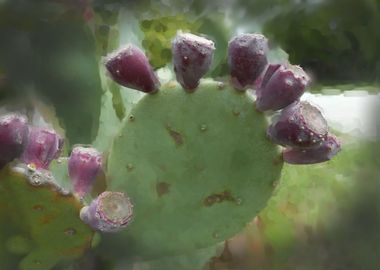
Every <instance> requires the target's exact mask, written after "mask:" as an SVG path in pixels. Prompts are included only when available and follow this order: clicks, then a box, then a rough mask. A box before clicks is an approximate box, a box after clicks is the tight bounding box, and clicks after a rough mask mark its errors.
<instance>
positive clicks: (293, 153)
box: [283, 135, 341, 164]
mask: <svg viewBox="0 0 380 270" xmlns="http://www.w3.org/2000/svg"><path fill="white" fill-rule="evenodd" d="M340 149H341V145H340V142H339V141H338V139H337V138H336V137H335V136H334V135H328V136H327V138H326V139H325V140H324V141H322V143H321V144H320V145H317V146H315V147H312V148H286V149H285V150H284V152H283V158H284V161H286V162H287V163H290V164H314V163H320V162H325V161H328V160H330V159H331V158H332V157H334V156H335V155H336V154H337V153H338V152H339V151H340Z"/></svg>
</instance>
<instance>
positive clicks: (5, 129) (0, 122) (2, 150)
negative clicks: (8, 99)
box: [0, 113, 28, 168]
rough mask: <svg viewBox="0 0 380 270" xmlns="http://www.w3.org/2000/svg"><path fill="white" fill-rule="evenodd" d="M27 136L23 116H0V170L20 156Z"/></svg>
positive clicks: (10, 114) (15, 114)
mask: <svg viewBox="0 0 380 270" xmlns="http://www.w3.org/2000/svg"><path fill="white" fill-rule="evenodd" d="M27 135H28V125H27V119H26V117H25V116H23V115H20V114H17V113H9V114H5V115H2V116H0V168H2V167H4V165H5V164H7V163H8V162H10V161H12V160H13V159H15V158H17V157H19V156H20V155H21V154H22V151H23V149H24V146H25V143H26V140H27Z"/></svg>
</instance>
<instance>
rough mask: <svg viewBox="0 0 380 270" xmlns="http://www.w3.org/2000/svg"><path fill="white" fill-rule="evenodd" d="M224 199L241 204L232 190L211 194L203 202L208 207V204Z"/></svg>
mask: <svg viewBox="0 0 380 270" xmlns="http://www.w3.org/2000/svg"><path fill="white" fill-rule="evenodd" d="M224 201H228V202H234V203H236V204H239V200H238V199H236V198H235V197H234V196H232V194H231V192H230V191H227V190H225V191H223V192H220V193H214V194H211V195H209V196H208V197H206V198H205V199H204V201H203V204H204V205H205V206H207V207H208V206H212V205H213V204H215V203H221V202H224Z"/></svg>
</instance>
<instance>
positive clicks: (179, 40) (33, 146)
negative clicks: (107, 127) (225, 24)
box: [0, 33, 340, 232]
mask: <svg viewBox="0 0 380 270" xmlns="http://www.w3.org/2000/svg"><path fill="white" fill-rule="evenodd" d="M214 50H215V47H214V43H213V42H212V41H210V40H208V39H206V38H204V37H200V36H196V35H193V34H190V33H178V34H177V36H176V37H175V39H174V40H173V42H172V53H173V67H174V72H175V75H176V78H177V81H178V83H179V84H180V85H181V86H182V88H183V90H184V91H186V92H187V93H188V94H189V95H193V93H194V92H195V91H202V87H203V85H202V82H201V78H202V77H203V76H204V75H205V74H206V73H207V72H208V70H209V68H210V66H211V64H212V59H213V52H214ZM267 51H268V45H267V39H266V38H265V37H264V36H263V35H261V34H240V35H238V36H236V37H234V38H233V39H232V40H231V41H230V42H229V47H228V65H229V68H230V85H231V86H232V87H233V89H235V90H236V91H235V90H234V91H235V92H236V94H243V93H245V92H246V90H248V92H251V91H252V93H253V90H256V91H255V93H256V99H255V103H252V104H253V106H256V107H255V109H256V110H257V111H259V112H261V113H263V114H264V112H266V113H265V114H264V115H265V117H266V116H268V115H270V114H272V113H274V114H275V116H274V117H273V119H274V120H273V121H272V124H271V125H270V126H269V127H268V129H267V137H269V138H270V140H271V141H272V142H273V143H275V144H279V145H281V146H283V147H285V150H284V151H283V153H282V158H283V160H284V161H285V162H287V163H291V164H312V163H318V162H324V161H327V160H329V159H331V158H332V157H333V156H334V155H335V154H336V153H338V152H339V150H340V143H339V142H338V140H337V138H336V137H335V136H334V135H332V134H330V133H329V132H328V127H327V122H326V120H325V119H324V117H323V115H322V113H321V112H320V110H319V109H318V108H317V107H316V106H314V105H312V104H310V103H308V102H304V101H300V97H301V96H302V94H303V93H304V91H305V89H306V88H307V87H308V85H309V83H310V79H309V77H308V75H307V74H306V73H305V72H304V71H303V70H302V68H301V67H299V66H293V65H290V64H277V63H268V60H267ZM105 67H106V69H107V71H108V73H109V76H110V77H111V78H112V79H113V80H114V81H115V82H117V83H118V84H120V85H122V86H125V87H128V88H132V89H136V90H138V91H142V92H145V93H147V94H150V95H156V93H157V92H158V91H159V90H160V87H161V85H160V81H159V79H158V77H157V75H156V74H155V72H154V70H153V69H152V67H151V66H150V64H149V60H148V59H147V57H146V56H145V54H144V52H143V51H142V50H140V49H139V48H137V47H135V46H133V45H128V46H126V47H124V48H122V49H121V50H118V51H116V52H113V53H112V54H110V55H109V56H108V57H107V58H106V59H105ZM223 84H224V83H221V82H220V85H223ZM211 102H212V101H211ZM268 112H269V113H268ZM168 129H169V127H168ZM204 129H206V128H204ZM169 131H170V132H171V133H173V134H172V135H173V136H174V137H175V136H177V142H178V140H180V138H179V137H178V134H176V131H174V130H169ZM237 132H239V131H237ZM180 143H181V141H180ZM62 147H63V138H62V137H61V136H60V135H58V134H57V133H56V132H55V131H54V130H52V129H49V128H41V127H34V126H32V125H30V124H28V119H27V118H26V117H25V116H23V115H21V114H19V113H8V114H4V115H2V116H1V117H0V167H1V168H2V167H5V165H6V164H7V163H9V162H11V161H13V160H15V159H16V160H18V161H20V162H21V163H24V164H26V165H27V166H28V167H29V168H33V169H35V170H41V171H43V170H49V164H50V163H51V162H52V160H54V159H57V158H58V157H59V156H60V154H61V150H62ZM104 164H105V162H104V160H103V155H102V154H101V153H100V152H99V151H97V150H96V149H94V148H92V147H90V146H75V147H74V148H73V149H72V151H71V154H70V157H69V159H68V169H67V170H68V174H69V177H70V179H71V183H72V193H73V194H75V196H76V197H77V199H78V200H79V201H81V202H82V203H84V200H83V198H84V197H85V196H86V195H88V194H89V193H90V192H91V189H92V186H93V184H94V182H95V179H96V177H97V175H98V174H99V172H100V171H101V170H103V169H105V168H104ZM119 181H123V180H119ZM126 192H128V191H126ZM126 192H124V190H123V191H104V192H102V193H101V194H98V196H97V197H96V198H95V199H94V200H92V202H91V203H89V205H87V206H84V207H83V208H82V210H81V211H80V219H81V220H82V221H83V222H85V223H86V224H88V225H89V226H90V227H91V228H92V229H94V230H97V231H100V232H118V231H120V230H122V229H124V228H125V227H127V226H128V225H129V224H130V222H131V220H132V216H133V208H134V207H133V205H132V200H131V199H130V198H129V197H128V195H127V194H126ZM225 194H227V193H222V195H220V194H219V195H215V196H216V197H215V196H214V197H210V198H211V199H212V200H213V199H215V198H216V199H221V200H222V199H223V196H226V195H225ZM218 196H219V197H218ZM212 203H213V202H212ZM212 203H210V204H212Z"/></svg>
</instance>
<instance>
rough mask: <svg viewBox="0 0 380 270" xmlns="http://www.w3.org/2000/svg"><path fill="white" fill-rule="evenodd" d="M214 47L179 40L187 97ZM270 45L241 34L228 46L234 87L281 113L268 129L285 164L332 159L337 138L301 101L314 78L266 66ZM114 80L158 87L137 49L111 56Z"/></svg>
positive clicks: (296, 69)
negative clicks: (253, 92) (250, 91)
mask: <svg viewBox="0 0 380 270" xmlns="http://www.w3.org/2000/svg"><path fill="white" fill-rule="evenodd" d="M214 49H215V48H214V43H213V42H212V41H210V40H208V39H206V38H203V37H199V36H196V35H193V34H188V33H186V34H178V35H177V36H176V38H175V39H174V40H173V42H172V51H173V66H174V71H175V74H176V77H177V80H178V82H179V83H180V84H181V85H182V87H183V88H184V90H185V91H188V92H193V91H195V90H196V89H197V87H198V85H199V81H200V79H201V78H202V77H203V76H204V75H205V74H206V73H207V71H208V70H209V68H210V66H211V63H212V58H213V51H214ZM267 51H268V46H267V39H266V38H265V37H264V36H263V35H261V34H241V35H238V36H236V37H235V38H233V39H232V40H231V41H230V42H229V46H228V64H229V68H230V75H231V83H232V85H233V87H234V88H235V89H236V90H238V91H245V90H246V89H248V88H254V87H255V86H257V89H256V97H257V99H256V109H257V110H259V111H262V112H264V111H279V110H282V111H281V113H280V115H279V117H277V119H276V121H274V123H272V125H271V126H270V127H269V128H268V136H269V137H270V138H271V139H272V141H273V142H274V143H277V144H280V145H282V146H285V147H286V149H285V151H284V154H283V158H284V160H285V161H286V162H288V163H292V164H311V163H318V162H323V161H327V160H329V159H331V158H332V157H333V156H334V155H335V154H336V153H337V152H339V150H340V143H339V141H338V140H337V138H336V137H335V136H334V135H332V134H328V126H327V122H326V120H325V119H324V117H323V115H322V113H321V112H320V110H319V109H318V108H317V107H316V106H313V105H312V104H310V103H308V102H302V101H300V100H299V99H300V97H301V96H302V94H303V93H304V92H305V90H306V88H307V86H309V84H310V78H309V76H308V75H307V74H306V73H305V71H304V70H303V69H302V68H301V67H300V66H295V65H291V64H268V60H267ZM106 67H107V70H108V71H109V73H110V75H111V77H112V78H113V79H114V80H115V81H116V82H118V83H119V84H121V85H123V86H126V87H130V88H133V89H136V90H139V91H143V92H146V93H150V94H153V93H155V92H156V91H158V89H159V81H158V78H157V76H156V75H155V74H154V71H153V69H152V68H151V67H150V66H149V61H148V59H147V58H146V56H145V55H144V53H143V52H142V51H141V50H140V49H139V48H136V47H134V46H131V45H130V46H127V47H126V48H124V49H122V50H120V51H118V52H116V53H114V54H112V55H110V56H109V58H108V59H107V61H106Z"/></svg>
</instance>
